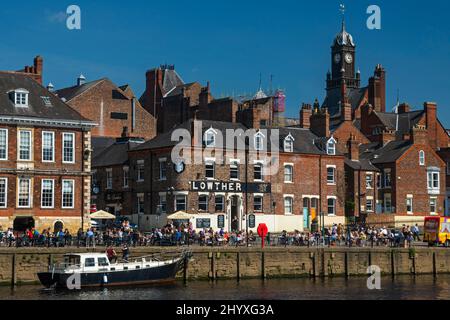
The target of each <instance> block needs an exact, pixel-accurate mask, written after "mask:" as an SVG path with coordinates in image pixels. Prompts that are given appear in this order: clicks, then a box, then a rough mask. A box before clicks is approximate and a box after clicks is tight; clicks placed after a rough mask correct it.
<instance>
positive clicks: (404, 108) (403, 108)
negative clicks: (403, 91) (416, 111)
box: [398, 103, 411, 114]
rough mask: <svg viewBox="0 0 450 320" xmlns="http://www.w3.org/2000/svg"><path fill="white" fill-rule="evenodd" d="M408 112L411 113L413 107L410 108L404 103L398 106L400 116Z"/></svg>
mask: <svg viewBox="0 0 450 320" xmlns="http://www.w3.org/2000/svg"><path fill="white" fill-rule="evenodd" d="M408 112H411V107H410V106H409V104H407V103H402V104H401V105H399V106H398V113H399V114H402V113H408Z"/></svg>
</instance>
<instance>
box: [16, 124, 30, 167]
mask: <svg viewBox="0 0 450 320" xmlns="http://www.w3.org/2000/svg"><path fill="white" fill-rule="evenodd" d="M22 133H29V134H30V145H29V150H28V151H29V158H28V159H23V158H22V157H21V154H20V149H21V148H22V143H21V141H22ZM17 140H18V141H17V146H18V148H17V159H19V161H32V160H33V131H32V130H24V129H19V132H18V134H17Z"/></svg>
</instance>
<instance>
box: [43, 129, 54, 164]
mask: <svg viewBox="0 0 450 320" xmlns="http://www.w3.org/2000/svg"><path fill="white" fill-rule="evenodd" d="M46 134H50V135H51V137H52V160H45V159H44V141H45V139H44V136H45V135H46ZM41 153H42V162H44V163H55V132H53V131H42V152H41Z"/></svg>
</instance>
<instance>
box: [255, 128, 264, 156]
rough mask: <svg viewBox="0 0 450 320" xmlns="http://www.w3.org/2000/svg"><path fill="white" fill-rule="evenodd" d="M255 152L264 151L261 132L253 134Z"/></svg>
mask: <svg viewBox="0 0 450 320" xmlns="http://www.w3.org/2000/svg"><path fill="white" fill-rule="evenodd" d="M255 150H256V151H262V150H264V135H263V134H262V133H261V132H258V133H257V134H255Z"/></svg>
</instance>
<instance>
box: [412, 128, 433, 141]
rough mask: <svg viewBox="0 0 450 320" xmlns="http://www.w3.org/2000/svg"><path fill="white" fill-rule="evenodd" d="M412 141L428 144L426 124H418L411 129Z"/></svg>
mask: <svg viewBox="0 0 450 320" xmlns="http://www.w3.org/2000/svg"><path fill="white" fill-rule="evenodd" d="M410 140H411V142H412V143H413V144H420V145H428V144H429V141H428V132H427V129H426V127H425V126H421V125H416V126H415V127H414V128H412V129H411V138H410Z"/></svg>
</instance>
